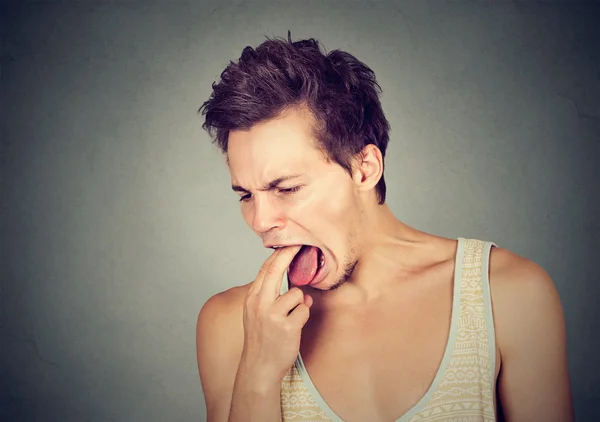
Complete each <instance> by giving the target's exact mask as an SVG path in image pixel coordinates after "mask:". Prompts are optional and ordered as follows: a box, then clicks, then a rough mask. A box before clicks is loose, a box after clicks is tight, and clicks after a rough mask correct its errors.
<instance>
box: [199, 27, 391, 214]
mask: <svg viewBox="0 0 600 422" xmlns="http://www.w3.org/2000/svg"><path fill="white" fill-rule="evenodd" d="M212 88H213V92H212V94H211V96H210V98H209V100H208V101H206V102H204V104H202V106H201V107H200V110H199V111H200V112H201V113H202V115H204V116H205V121H204V124H203V125H202V128H203V129H205V130H207V131H208V133H209V134H210V136H214V140H213V142H214V143H216V144H217V145H218V147H219V148H220V150H221V151H222V152H223V153H224V154H225V155H226V154H227V141H228V137H229V132H230V131H231V130H247V129H250V128H251V127H252V126H254V125H255V124H257V123H260V122H263V121H265V120H269V119H272V118H275V117H277V116H279V115H281V114H282V113H283V112H285V111H287V110H290V109H294V108H298V107H302V106H305V107H307V108H308V110H309V111H310V112H311V114H312V116H313V117H314V121H315V122H316V124H315V125H314V126H315V127H314V128H313V129H314V131H315V137H316V139H317V142H318V143H319V145H318V147H319V148H320V149H321V150H322V151H323V152H324V153H325V154H326V158H327V159H328V160H329V161H333V162H335V163H337V164H339V165H340V166H341V167H342V168H344V169H345V170H346V171H347V172H348V173H349V174H350V175H352V163H353V159H354V158H355V157H357V155H358V154H359V153H360V152H361V151H362V149H363V148H364V147H365V146H366V145H369V144H373V145H375V146H377V147H378V148H379V150H380V151H381V154H382V156H383V157H385V151H386V148H387V144H388V140H389V135H388V132H389V130H390V126H389V123H388V121H387V119H386V117H385V115H384V113H383V110H382V108H381V103H380V101H379V94H380V93H381V87H380V86H379V84H378V83H377V81H376V79H375V73H374V72H373V71H372V70H371V69H370V68H369V67H368V66H366V65H365V64H364V63H362V62H361V61H359V60H358V59H357V58H356V57H354V56H352V55H351V54H349V53H346V52H344V51H341V50H333V51H331V52H329V53H325V52H322V51H321V46H320V45H319V42H318V41H317V40H315V39H313V38H310V39H306V40H300V41H295V42H292V40H291V36H290V34H289V32H288V39H287V40H285V39H279V38H273V39H269V38H267V40H266V41H264V42H263V43H262V44H260V45H259V46H258V47H256V48H252V47H246V48H244V50H243V51H242V55H241V56H240V58H239V60H238V61H237V63H234V62H230V64H229V65H228V66H227V67H226V68H225V70H224V71H223V72H222V73H221V80H220V81H219V82H218V83H217V82H215V83H213V84H212ZM375 189H376V192H377V198H378V202H379V204H383V203H384V202H385V196H386V186H385V180H384V177H383V174H382V176H381V179H380V180H379V182H378V183H377V186H376V188H375Z"/></svg>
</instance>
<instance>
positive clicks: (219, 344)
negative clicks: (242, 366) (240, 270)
mask: <svg viewBox="0 0 600 422" xmlns="http://www.w3.org/2000/svg"><path fill="white" fill-rule="evenodd" d="M251 285H252V283H249V284H246V285H243V286H238V287H233V288H231V289H228V290H226V291H224V292H221V293H217V294H215V295H214V296H212V297H211V298H210V299H208V300H207V301H206V303H205V304H204V305H203V306H202V308H201V310H200V313H199V315H198V321H197V324H196V356H197V360H198V371H199V373H200V381H201V384H202V390H203V393H204V398H205V401H206V409H207V413H208V416H209V420H222V419H223V418H225V420H226V416H227V414H228V412H229V406H230V403H231V395H232V393H233V386H234V383H235V376H236V373H237V367H238V365H239V361H240V357H241V354H242V348H243V344H244V325H243V319H242V318H243V311H244V300H245V297H246V294H247V292H248V290H249V288H250V286H251Z"/></svg>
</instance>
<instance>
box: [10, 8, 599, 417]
mask: <svg viewBox="0 0 600 422" xmlns="http://www.w3.org/2000/svg"><path fill="white" fill-rule="evenodd" d="M225 3H226V5H220V6H217V4H218V3H217V2H212V3H210V2H193V3H184V2H166V1H164V2H147V1H145V2H132V1H106V2H87V1H79V2H35V3H34V2H18V3H13V4H12V5H11V4H4V5H3V8H2V12H1V16H2V27H1V28H2V51H1V69H0V70H1V107H2V115H1V122H2V126H1V129H2V132H1V141H2V144H1V145H2V146H1V201H2V203H1V204H2V207H1V212H2V220H1V224H2V225H1V232H0V235H1V240H2V251H1V252H2V253H1V260H2V261H1V267H0V268H1V277H2V279H1V284H0V287H1V320H0V323H1V325H0V341H1V343H0V350H1V353H0V356H1V359H2V367H1V368H2V369H1V370H2V373H0V380H1V381H0V383H1V390H0V397H1V401H0V408H1V409H2V410H1V413H0V417H2V418H5V419H6V420H11V421H20V420H24V421H25V420H26V421H30V420H31V421H33V420H40V421H84V420H85V421H113V420H114V421H167V420H174V421H193V420H203V419H204V418H205V416H204V399H203V396H202V390H201V387H200V382H199V377H198V374H197V367H196V362H195V323H196V317H197V314H198V311H199V309H200V308H201V306H202V305H203V304H204V302H205V301H206V300H207V299H208V298H209V297H210V296H211V295H213V294H214V293H216V292H219V291H222V290H224V289H226V288H229V287H231V286H234V285H238V284H243V283H247V282H249V281H251V280H252V279H253V278H254V275H255V274H256V272H257V271H258V269H259V268H260V265H261V264H262V262H263V261H264V259H266V257H267V256H268V252H267V251H266V250H264V249H263V248H262V246H261V243H260V240H259V239H258V237H256V236H255V235H254V234H253V233H252V232H251V231H250V229H249V228H247V227H246V226H245V224H244V222H243V220H242V218H241V215H240V212H239V209H238V204H237V202H236V198H235V195H234V194H233V193H232V192H231V191H230V188H229V182H230V180H229V174H228V172H227V169H226V168H225V166H224V165H223V160H222V158H221V157H220V155H219V153H218V152H217V150H216V148H215V147H214V146H213V145H211V143H210V140H209V138H208V136H207V135H206V134H205V133H204V132H203V131H202V130H201V127H200V126H201V123H202V120H201V118H200V116H198V115H197V114H196V112H197V109H198V107H199V106H200V105H201V103H202V102H203V101H204V100H205V99H206V98H208V95H209V93H210V91H211V87H210V85H211V83H212V82H213V81H214V80H216V79H217V78H218V76H219V74H220V72H221V71H222V69H223V68H224V67H225V66H226V64H227V63H228V62H229V60H235V59H237V58H238V57H239V55H240V53H241V50H242V49H243V47H245V46H246V45H249V44H250V45H254V46H255V45H257V44H259V43H260V42H262V41H263V40H264V36H266V35H268V36H286V35H287V30H288V29H290V30H291V31H292V36H293V38H295V39H298V38H304V37H315V38H317V39H319V40H321V41H322V42H323V44H324V46H325V48H326V49H328V50H332V49H335V48H340V49H343V50H347V51H349V52H351V53H353V54H355V55H356V56H357V57H358V58H359V59H361V60H363V61H364V62H366V63H367V64H368V65H369V66H371V67H372V68H373V69H374V70H375V72H376V74H377V76H378V79H379V82H380V83H381V85H382V87H383V91H384V94H383V100H382V101H383V105H384V108H385V111H386V113H387V116H388V118H389V120H390V122H391V125H392V133H391V142H390V146H389V152H388V156H387V162H386V164H387V165H386V178H387V181H388V189H389V190H388V198H389V201H388V202H389V205H390V207H391V208H392V210H393V211H394V212H395V214H396V215H397V216H398V217H399V218H400V219H401V220H403V221H405V222H407V223H409V224H411V225H413V226H415V227H417V228H419V229H422V230H425V231H428V232H432V233H436V234H439V235H443V236H448V237H458V236H463V237H476V238H480V239H485V240H492V241H495V242H496V243H497V244H498V245H499V246H502V247H505V248H508V249H510V250H512V251H514V252H516V253H519V254H521V255H524V256H526V257H528V258H530V259H532V260H534V261H536V262H537V263H539V264H540V265H542V266H543V267H544V268H545V269H546V270H547V271H548V272H549V273H550V275H551V276H552V278H553V279H554V281H555V283H556V286H557V288H558V290H559V293H560V295H561V297H562V301H563V305H564V309H565V314H566V322H567V329H568V349H569V365H570V370H571V374H572V383H573V395H574V399H575V406H576V412H577V416H578V420H580V421H584V420H587V421H592V420H599V419H600V407H599V406H598V401H599V400H600V364H599V358H598V349H599V348H600V340H599V333H600V312H599V306H598V305H599V297H600V284H599V281H600V280H599V276H598V271H597V268H595V265H594V264H596V263H597V261H598V260H599V258H600V254H598V249H597V243H598V240H599V236H598V234H599V226H598V224H599V219H598V215H600V205H599V189H598V186H599V182H600V170H599V167H600V150H599V146H598V141H599V138H600V137H599V121H598V116H599V113H600V111H599V100H598V99H599V98H600V84H599V80H600V60H599V56H600V46H599V44H600V43H599V41H600V29H599V24H598V22H599V21H600V14H599V12H600V7H599V3H595V4H592V3H588V4H584V3H581V2H577V3H576V2H551V1H544V2H499V1H496V2H482V1H479V2H444V1H428V2H419V3H399V2H392V1H390V2H351V1H346V2H334V1H328V2H324V1H314V2H306V1H298V0H296V1H293V2H289V3H288V2H282V1H278V2H269V3H266V2H261V3H257V2H253V3H250V2H225Z"/></svg>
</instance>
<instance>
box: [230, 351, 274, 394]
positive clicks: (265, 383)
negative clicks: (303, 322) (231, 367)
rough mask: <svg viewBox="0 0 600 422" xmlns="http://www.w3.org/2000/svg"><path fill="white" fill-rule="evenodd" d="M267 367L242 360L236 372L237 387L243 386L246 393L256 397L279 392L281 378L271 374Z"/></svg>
mask: <svg viewBox="0 0 600 422" xmlns="http://www.w3.org/2000/svg"><path fill="white" fill-rule="evenodd" d="M269 369H270V368H266V367H264V366H260V365H251V364H249V363H248V362H245V361H243V360H242V361H241V362H240V365H239V367H238V373H237V382H238V383H239V387H241V388H243V389H244V390H245V391H246V392H247V393H248V394H251V395H253V396H257V397H266V396H270V395H272V394H275V393H277V394H279V392H280V391H281V381H282V379H280V378H279V377H278V376H276V375H274V374H271V373H270V372H271V371H270V370H269Z"/></svg>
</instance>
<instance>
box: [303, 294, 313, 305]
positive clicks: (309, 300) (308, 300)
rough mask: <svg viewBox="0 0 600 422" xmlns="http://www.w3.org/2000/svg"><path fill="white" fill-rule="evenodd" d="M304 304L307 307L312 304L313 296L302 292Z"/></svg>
mask: <svg viewBox="0 0 600 422" xmlns="http://www.w3.org/2000/svg"><path fill="white" fill-rule="evenodd" d="M304 304H305V305H306V306H308V307H309V308H310V307H311V306H312V304H313V298H312V296H311V295H309V294H306V293H305V294H304Z"/></svg>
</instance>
